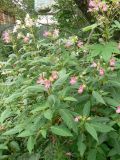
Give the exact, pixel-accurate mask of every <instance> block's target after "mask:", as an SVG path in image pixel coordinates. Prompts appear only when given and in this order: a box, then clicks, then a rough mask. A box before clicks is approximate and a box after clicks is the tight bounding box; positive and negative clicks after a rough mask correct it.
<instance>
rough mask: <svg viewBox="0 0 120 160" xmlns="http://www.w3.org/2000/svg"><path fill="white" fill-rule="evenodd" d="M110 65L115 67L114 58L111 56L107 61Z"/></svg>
mask: <svg viewBox="0 0 120 160" xmlns="http://www.w3.org/2000/svg"><path fill="white" fill-rule="evenodd" d="M109 64H110V67H115V59H114V58H111V59H110V61H109Z"/></svg>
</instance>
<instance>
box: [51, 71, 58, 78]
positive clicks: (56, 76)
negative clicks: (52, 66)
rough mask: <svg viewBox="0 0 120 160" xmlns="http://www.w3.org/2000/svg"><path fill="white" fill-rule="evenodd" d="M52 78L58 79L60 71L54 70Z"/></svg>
mask: <svg viewBox="0 0 120 160" xmlns="http://www.w3.org/2000/svg"><path fill="white" fill-rule="evenodd" d="M52 78H53V79H54V80H56V79H58V72H57V71H52Z"/></svg>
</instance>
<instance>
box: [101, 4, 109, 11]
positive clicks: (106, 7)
mask: <svg viewBox="0 0 120 160" xmlns="http://www.w3.org/2000/svg"><path fill="white" fill-rule="evenodd" d="M107 9H108V6H107V5H106V3H103V5H102V10H103V11H104V12H106V11H107Z"/></svg>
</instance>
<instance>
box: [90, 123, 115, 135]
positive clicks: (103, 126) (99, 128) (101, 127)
mask: <svg viewBox="0 0 120 160" xmlns="http://www.w3.org/2000/svg"><path fill="white" fill-rule="evenodd" d="M91 125H92V126H93V127H94V128H95V129H96V131H98V132H103V133H107V132H110V131H113V128H112V127H111V126H109V125H106V124H101V123H92V124H91Z"/></svg>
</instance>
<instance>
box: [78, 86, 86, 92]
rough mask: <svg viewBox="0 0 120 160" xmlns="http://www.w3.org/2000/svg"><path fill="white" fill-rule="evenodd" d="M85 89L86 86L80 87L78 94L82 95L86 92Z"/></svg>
mask: <svg viewBox="0 0 120 160" xmlns="http://www.w3.org/2000/svg"><path fill="white" fill-rule="evenodd" d="M84 88H85V85H80V87H79V89H78V93H79V94H82V93H83V92H84Z"/></svg>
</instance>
